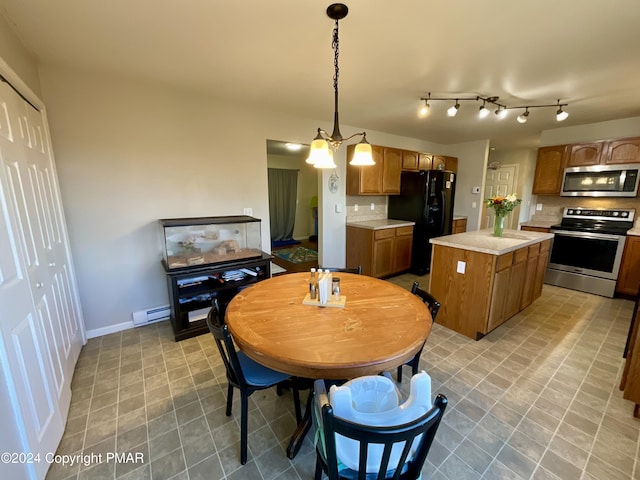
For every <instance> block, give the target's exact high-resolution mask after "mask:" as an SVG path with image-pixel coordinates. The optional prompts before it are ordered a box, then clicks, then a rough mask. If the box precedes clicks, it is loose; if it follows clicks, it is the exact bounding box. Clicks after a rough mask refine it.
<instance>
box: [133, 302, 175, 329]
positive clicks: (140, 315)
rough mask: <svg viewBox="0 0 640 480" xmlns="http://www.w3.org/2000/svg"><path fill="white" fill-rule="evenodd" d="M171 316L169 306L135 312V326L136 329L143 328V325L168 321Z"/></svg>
mask: <svg viewBox="0 0 640 480" xmlns="http://www.w3.org/2000/svg"><path fill="white" fill-rule="evenodd" d="M170 315H171V309H170V308H169V305H161V306H159V307H154V308H150V309H148V310H140V311H138V312H133V325H134V326H135V327H142V326H143V325H149V324H150V323H156V322H160V321H162V320H168V319H169V317H170Z"/></svg>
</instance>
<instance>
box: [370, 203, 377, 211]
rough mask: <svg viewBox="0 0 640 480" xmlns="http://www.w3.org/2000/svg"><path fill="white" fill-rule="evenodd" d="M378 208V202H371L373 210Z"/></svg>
mask: <svg viewBox="0 0 640 480" xmlns="http://www.w3.org/2000/svg"><path fill="white" fill-rule="evenodd" d="M375 209H376V204H375V203H373V202H371V210H375Z"/></svg>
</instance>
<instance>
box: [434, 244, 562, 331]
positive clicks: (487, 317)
mask: <svg viewBox="0 0 640 480" xmlns="http://www.w3.org/2000/svg"><path fill="white" fill-rule="evenodd" d="M550 246H551V240H544V241H541V242H538V243H535V244H533V245H528V246H526V247H522V248H519V249H517V250H514V251H512V252H508V253H504V254H502V255H492V254H490V253H484V252H478V251H471V250H466V249H461V248H455V247H450V246H443V245H438V244H434V248H433V259H432V266H431V276H430V279H429V291H430V292H431V294H432V295H433V296H435V297H436V298H437V299H438V301H439V302H440V303H441V304H442V307H441V308H440V311H439V313H438V318H437V320H436V321H437V322H438V323H440V324H442V325H444V326H445V327H447V328H449V329H451V330H454V331H456V332H459V333H461V334H463V335H466V336H467V337H469V338H473V339H475V340H479V339H480V338H482V337H483V336H484V335H486V334H487V333H489V332H490V331H491V330H493V329H495V328H496V327H498V326H500V325H501V324H502V323H504V322H506V321H507V320H509V319H510V318H511V317H513V316H514V315H516V314H517V313H518V312H520V311H522V310H523V309H524V308H526V307H527V306H528V305H530V304H531V303H532V302H533V301H534V300H535V299H537V298H538V297H539V296H540V294H541V293H542V283H543V281H544V272H545V270H546V267H547V261H548V259H549V248H550Z"/></svg>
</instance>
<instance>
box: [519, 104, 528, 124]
mask: <svg viewBox="0 0 640 480" xmlns="http://www.w3.org/2000/svg"><path fill="white" fill-rule="evenodd" d="M528 116H529V107H525V109H524V113H523V114H522V115H518V118H516V120H517V121H518V123H527V117H528Z"/></svg>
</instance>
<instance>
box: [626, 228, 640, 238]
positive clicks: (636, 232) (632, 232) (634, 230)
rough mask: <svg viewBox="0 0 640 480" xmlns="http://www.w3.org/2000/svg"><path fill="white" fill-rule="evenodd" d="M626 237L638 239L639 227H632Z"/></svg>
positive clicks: (639, 235)
mask: <svg viewBox="0 0 640 480" xmlns="http://www.w3.org/2000/svg"><path fill="white" fill-rule="evenodd" d="M627 235H633V236H636V237H640V226H634V227H633V228H632V229H631V230H628V231H627Z"/></svg>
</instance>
